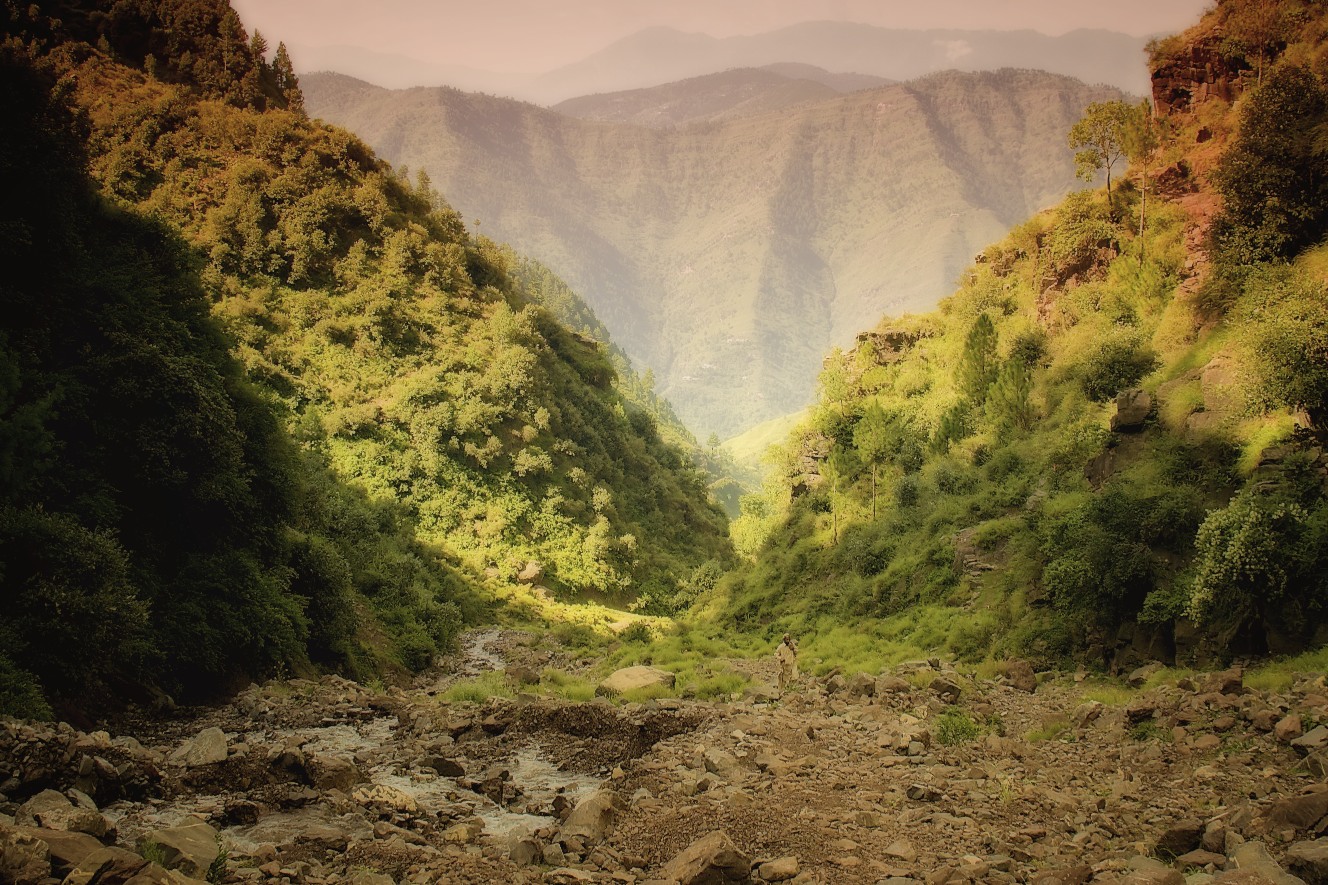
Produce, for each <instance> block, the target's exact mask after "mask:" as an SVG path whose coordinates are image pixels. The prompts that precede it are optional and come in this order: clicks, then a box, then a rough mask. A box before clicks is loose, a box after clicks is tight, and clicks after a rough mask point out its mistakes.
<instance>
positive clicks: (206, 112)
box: [0, 0, 728, 712]
mask: <svg viewBox="0 0 1328 885" xmlns="http://www.w3.org/2000/svg"><path fill="white" fill-rule="evenodd" d="M3 15H4V16H5V18H4V31H5V33H6V35H7V37H8V40H7V42H6V44H5V47H4V59H3V63H4V66H5V82H6V84H7V86H6V89H5V90H4V99H3V100H4V117H3V119H4V120H5V121H6V125H5V126H4V127H0V128H2V130H3V136H2V137H3V152H2V153H0V157H2V158H3V175H4V188H5V192H6V194H7V198H6V202H5V204H4V209H3V212H4V218H3V227H4V230H5V236H4V237H3V247H2V248H4V249H5V253H6V258H7V259H8V262H7V263H8V264H9V266H10V268H11V271H10V272H9V273H7V274H6V276H5V279H4V281H3V282H0V287H2V288H0V296H2V297H3V302H4V305H5V312H6V322H5V326H4V334H3V337H0V377H2V378H3V385H2V387H0V391H2V396H0V440H3V446H2V447H0V451H2V452H3V468H4V469H3V471H0V483H3V486H0V487H2V488H3V501H2V502H0V549H3V551H4V553H3V556H2V557H0V561H2V562H3V563H4V565H3V570H2V571H0V596H3V598H4V599H5V600H6V617H5V618H4V621H3V624H0V671H3V672H2V673H0V676H2V677H3V678H0V685H3V696H0V709H7V710H17V711H27V712H34V711H39V710H41V709H42V708H43V706H44V704H45V703H46V702H47V701H50V700H55V701H62V702H65V701H73V702H87V701H88V700H89V699H90V698H91V697H92V695H93V693H94V692H95V691H96V690H97V689H98V688H100V687H102V686H104V685H106V684H111V685H113V686H115V687H116V688H117V689H120V690H121V691H120V692H118V693H119V694H120V695H121V696H125V695H126V694H128V693H133V692H148V691H150V690H153V689H165V690H166V691H168V692H171V693H175V692H179V691H184V692H187V693H190V694H192V695H195V696H196V695H198V694H200V693H207V692H211V691H215V690H218V689H221V688H224V687H225V686H226V685H228V684H229V680H232V679H248V678H250V677H253V676H258V675H263V674H265V673H271V672H273V671H275V670H278V669H285V670H287V671H289V670H291V669H294V670H300V669H302V668H309V667H310V666H326V667H332V668H341V669H348V670H350V671H351V672H353V673H358V674H361V675H368V674H371V673H374V672H384V671H385V670H391V669H392V668H402V667H405V668H411V669H416V668H419V667H421V666H424V665H425V664H427V663H428V662H429V661H430V660H431V659H432V657H433V656H434V654H435V653H436V652H437V651H438V650H439V649H440V648H443V647H445V646H446V645H447V644H448V643H449V642H450V640H451V638H452V637H453V635H454V634H455V632H456V631H457V629H458V628H459V627H460V625H461V624H462V622H463V620H464V619H466V618H468V617H470V618H473V617H476V616H478V614H479V613H480V610H481V609H482V607H483V606H484V605H485V604H486V603H485V602H484V600H485V598H486V595H485V594H483V593H480V592H478V590H477V588H478V587H479V586H480V584H481V581H482V580H489V581H498V582H502V581H510V580H512V579H514V578H515V576H516V574H517V573H518V572H519V571H521V570H523V569H526V568H527V567H528V563H530V562H538V563H540V564H541V565H542V571H543V580H544V582H545V583H546V584H547V585H548V586H550V587H551V588H553V590H554V591H555V592H561V593H564V594H569V595H575V594H577V593H580V592H583V591H592V592H598V593H605V594H608V595H610V596H611V597H613V598H616V599H619V600H622V601H623V602H624V603H626V602H629V601H631V600H632V599H635V598H637V597H638V595H640V596H645V597H648V598H649V599H651V600H654V601H655V602H656V603H657V604H661V605H667V604H668V602H669V600H670V599H671V598H672V596H673V595H674V594H675V593H677V592H678V591H679V589H680V588H682V587H685V586H686V583H687V581H688V580H689V578H690V576H691V574H692V572H693V571H694V570H695V569H696V568H697V567H698V566H701V565H702V564H703V563H705V562H706V561H708V560H710V559H713V558H719V559H722V558H723V557H725V556H726V552H727V549H728V542H727V539H726V537H725V534H724V529H725V522H724V518H723V515H722V514H721V513H720V512H719V511H718V509H717V508H716V507H714V506H713V505H710V504H708V503H707V496H706V490H705V479H704V477H703V475H702V474H701V473H700V471H699V470H698V469H697V468H696V467H695V466H694V465H693V464H692V462H691V461H690V459H689V457H688V456H687V455H686V454H685V453H683V452H682V451H681V450H680V449H679V448H677V447H676V446H674V445H671V444H669V443H668V442H665V441H664V440H663V439H661V436H660V433H659V431H658V429H657V426H656V419H655V417H654V414H652V410H653V411H654V413H656V414H663V415H667V412H666V410H664V408H663V407H662V406H659V405H657V404H653V405H652V404H651V397H650V396H649V395H648V394H649V391H648V390H646V391H645V394H642V392H641V391H640V390H637V391H636V392H634V393H632V394H631V395H630V396H625V395H624V394H622V393H620V392H619V390H618V388H617V386H616V384H617V383H618V373H617V372H616V371H615V367H614V361H615V359H616V358H615V356H614V354H613V353H612V352H611V351H609V350H607V349H606V348H605V347H604V346H602V345H601V344H599V343H598V342H596V341H594V340H593V339H591V338H589V337H586V336H584V335H582V334H579V333H576V332H573V331H570V330H569V329H567V328H566V327H565V326H564V325H562V324H561V323H560V322H559V321H558V320H557V319H556V318H555V314H559V315H562V316H564V317H568V318H570V317H571V316H572V315H575V314H576V313H577V310H576V308H575V306H574V305H572V306H569V305H568V303H567V300H568V299H569V298H572V297H574V296H571V295H570V293H567V292H564V291H562V290H563V289H565V287H561V284H560V283H557V282H556V281H554V280H552V278H551V277H547V276H546V275H540V274H536V273H534V272H533V271H532V270H531V267H530V266H528V265H526V264H524V263H522V262H520V261H519V260H517V259H515V257H514V256H513V255H512V254H511V253H510V252H505V251H504V250H502V249H500V248H499V247H497V246H496V245H494V244H493V243H491V242H489V241H487V240H485V239H482V238H477V237H473V236H471V235H470V234H469V233H467V231H466V230H465V228H464V227H463V225H462V223H461V221H460V219H459V218H458V216H457V215H456V213H454V212H453V211H452V210H451V209H450V208H448V207H447V206H446V205H445V204H444V203H443V202H442V201H441V199H440V198H439V197H438V196H437V194H435V193H434V192H433V191H432V190H431V188H430V187H429V184H428V182H427V180H426V179H424V178H420V179H418V180H416V181H414V182H410V181H407V180H405V179H404V178H403V177H401V176H399V175H398V174H397V173H396V172H394V171H393V170H392V169H391V168H390V167H388V166H387V165H386V164H384V163H383V162H381V161H380V160H378V159H377V158H376V157H375V156H374V154H373V153H372V151H370V150H369V149H368V148H367V147H365V146H364V145H363V144H362V143H361V142H359V141H358V140H357V139H355V138H354V137H353V136H351V135H349V134H348V133H346V132H344V131H342V130H338V129H335V128H332V127H329V126H326V125H323V124H320V123H314V122H311V121H310V120H308V119H307V118H306V116H305V115H304V113H303V110H302V106H301V102H302V97H301V94H300V92H299V87H298V83H297V82H296V81H295V78H294V75H293V74H292V73H291V71H290V65H289V60H288V58H287V56H286V53H285V50H284V47H279V48H278V50H277V51H276V53H275V55H274V56H273V58H272V60H271V61H269V60H268V56H269V55H272V53H271V52H270V51H269V49H268V47H267V46H266V44H265V41H264V40H263V39H262V38H261V37H260V36H259V35H257V34H254V35H252V36H250V35H247V34H246V33H245V31H244V29H243V27H242V26H241V24H240V22H239V20H238V18H237V17H236V16H235V14H234V12H233V11H232V10H230V8H229V7H228V6H227V4H226V3H225V2H222V0H142V2H138V3H121V4H117V5H116V6H115V7H114V9H113V10H112V11H110V12H105V13H103V12H96V11H89V10H87V9H86V8H84V7H81V6H80V5H78V4H48V5H32V6H29V7H25V8H24V9H23V10H16V9H15V8H13V7H5V11H4V13H3ZM11 87H12V88H11ZM560 287H561V288H560ZM559 299H561V300H562V303H555V302H557V301H558V300H559ZM544 303H548V304H549V305H550V306H549V307H548V308H546V307H545V306H543V304H544ZM582 312H583V313H584V315H585V317H586V319H585V322H586V324H587V325H590V326H593V325H594V321H593V315H591V314H589V313H588V312H586V311H584V309H582ZM592 331H593V330H592ZM628 380H629V381H630V382H632V383H634V384H635V385H636V386H637V387H638V388H639V387H641V383H640V381H639V380H638V379H635V377H634V376H631V377H629V378H628ZM633 400H636V401H637V402H643V403H645V404H646V406H644V407H643V406H641V405H637V404H635V403H634V401H633ZM693 445H694V443H693ZM712 568H713V567H712Z"/></svg>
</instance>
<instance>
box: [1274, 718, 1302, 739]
mask: <svg viewBox="0 0 1328 885" xmlns="http://www.w3.org/2000/svg"><path fill="white" fill-rule="evenodd" d="M1304 733H1305V727H1304V725H1303V723H1302V721H1301V718H1300V714H1299V713H1289V714H1287V715H1286V716H1284V717H1282V719H1280V720H1279V721H1278V723H1277V724H1276V725H1274V726H1273V737H1275V738H1277V739H1278V740H1279V741H1281V742H1282V743H1284V744H1289V743H1291V742H1292V741H1294V740H1295V739H1296V738H1298V737H1300V736H1301V735H1303V734H1304Z"/></svg>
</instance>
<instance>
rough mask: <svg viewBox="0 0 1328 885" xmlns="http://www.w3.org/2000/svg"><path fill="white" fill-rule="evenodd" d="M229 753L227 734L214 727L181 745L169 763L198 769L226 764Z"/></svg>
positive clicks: (206, 729)
mask: <svg viewBox="0 0 1328 885" xmlns="http://www.w3.org/2000/svg"><path fill="white" fill-rule="evenodd" d="M227 753H228V750H227V746H226V733H225V732H224V731H222V730H221V729H220V728H216V727H215V726H214V727H212V728H205V729H203V730H202V731H200V732H199V733H198V734H197V735H195V736H194V737H193V738H192V739H190V740H187V741H185V742H184V743H183V744H181V745H180V746H179V747H178V748H176V750H175V752H174V753H172V754H171V755H170V759H169V761H171V762H173V763H175V764H176V765H183V766H184V767H185V768H197V767H198V766H200V765H213V764H215V763H217V762H225V761H226V756H227Z"/></svg>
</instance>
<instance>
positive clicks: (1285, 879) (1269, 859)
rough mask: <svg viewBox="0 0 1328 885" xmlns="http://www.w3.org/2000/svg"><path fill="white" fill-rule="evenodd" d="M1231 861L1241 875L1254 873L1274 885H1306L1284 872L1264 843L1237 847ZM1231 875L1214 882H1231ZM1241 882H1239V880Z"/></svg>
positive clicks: (1256, 842) (1223, 876)
mask: <svg viewBox="0 0 1328 885" xmlns="http://www.w3.org/2000/svg"><path fill="white" fill-rule="evenodd" d="M1231 860H1232V861H1234V862H1235V864H1236V868H1237V870H1239V871H1240V872H1241V873H1247V874H1248V873H1252V874H1254V875H1257V876H1262V877H1263V878H1264V879H1267V880H1268V881H1270V882H1272V883H1273V885H1305V883H1304V881H1303V880H1302V879H1300V878H1298V877H1296V876H1293V875H1291V874H1290V873H1288V872H1286V871H1285V870H1283V869H1282V868H1281V867H1280V866H1278V863H1277V861H1275V860H1273V856H1272V855H1271V854H1269V853H1268V848H1267V846H1265V845H1264V844H1263V843H1262V842H1258V841H1254V842H1245V843H1243V844H1241V845H1237V846H1236V849H1235V850H1234V851H1232V852H1231ZM1230 876H1231V874H1230V873H1229V872H1228V873H1223V874H1222V875H1221V876H1219V877H1217V879H1216V880H1214V881H1223V882H1226V881H1230V878H1229V877H1230ZM1237 881H1239V880H1237Z"/></svg>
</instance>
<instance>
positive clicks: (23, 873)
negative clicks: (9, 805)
mask: <svg viewBox="0 0 1328 885" xmlns="http://www.w3.org/2000/svg"><path fill="white" fill-rule="evenodd" d="M50 875H51V846H49V845H47V844H46V842H45V841H43V840H42V839H39V838H37V836H35V835H33V834H32V833H31V832H24V831H20V830H15V829H3V830H0V882H12V883H13V885H37V883H38V882H41V881H42V880H43V879H45V878H47V877H48V876H50Z"/></svg>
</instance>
